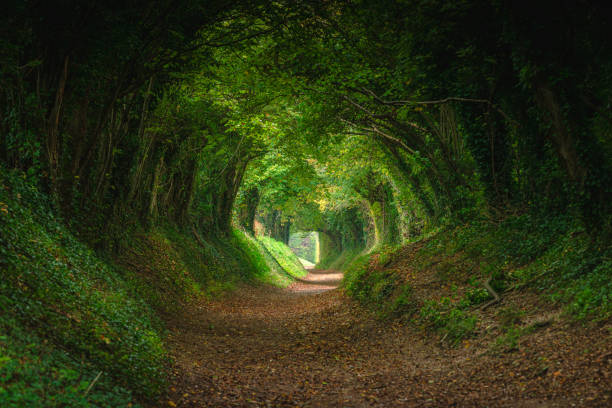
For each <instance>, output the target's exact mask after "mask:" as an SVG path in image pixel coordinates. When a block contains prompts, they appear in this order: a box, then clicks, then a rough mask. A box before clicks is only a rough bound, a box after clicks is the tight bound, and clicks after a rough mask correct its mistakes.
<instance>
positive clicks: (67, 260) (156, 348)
mask: <svg viewBox="0 0 612 408" xmlns="http://www.w3.org/2000/svg"><path fill="white" fill-rule="evenodd" d="M0 231H1V233H0V255H1V257H0V309H1V310H2V313H1V314H0V352H1V355H0V385H1V387H0V405H1V406H3V407H23V406H29V407H54V406H66V405H68V406H71V407H79V406H83V407H86V406H99V407H124V406H130V404H133V406H136V405H138V402H139V401H140V402H142V401H147V400H150V399H152V398H153V399H154V398H156V395H158V394H159V393H160V392H161V391H163V390H165V388H166V378H167V368H168V367H169V363H170V360H169V357H168V354H167V350H166V345H165V339H166V329H165V323H164V319H167V318H168V316H171V315H173V314H175V313H177V312H178V311H180V310H182V309H183V308H184V307H185V306H186V305H187V304H189V303H190V302H192V301H194V300H196V299H201V298H202V297H209V298H210V297H215V296H218V295H220V294H222V293H225V292H227V291H228V290H231V289H233V288H235V287H236V285H238V284H242V283H244V282H258V281H266V282H273V283H274V282H277V281H278V280H279V279H281V278H280V275H281V274H280V272H278V271H276V272H274V271H272V270H270V268H268V267H267V266H266V263H265V261H264V260H263V258H262V255H261V253H260V252H259V249H258V248H257V247H253V246H252V245H251V244H250V243H249V242H250V238H249V237H247V236H245V235H244V234H243V233H242V232H240V231H234V232H233V234H232V235H231V236H230V237H228V238H224V239H220V238H209V237H204V238H203V237H201V236H198V237H197V238H196V237H195V236H194V235H193V234H192V232H191V231H185V232H181V231H179V230H177V229H176V228H173V227H155V228H152V229H151V230H148V231H144V230H142V231H141V232H140V233H137V234H135V235H133V236H131V237H130V240H129V243H128V245H126V246H125V248H124V249H123V250H122V251H121V252H120V253H119V254H118V255H117V256H113V257H108V256H104V254H100V253H95V252H93V251H92V250H90V249H89V248H88V247H87V245H85V244H84V243H82V242H81V241H79V239H78V238H77V237H75V236H74V235H73V233H72V232H71V231H70V230H69V229H68V228H66V227H65V225H64V222H63V220H61V219H59V218H58V217H56V216H55V215H54V210H53V208H52V206H51V204H50V202H49V199H48V197H47V196H46V195H45V194H43V193H41V192H40V191H39V190H37V189H36V188H35V187H33V185H32V183H30V182H28V181H26V180H25V178H24V175H23V174H21V173H19V172H14V171H4V170H3V171H2V172H1V173H0ZM283 279H287V278H286V276H284V275H283Z"/></svg>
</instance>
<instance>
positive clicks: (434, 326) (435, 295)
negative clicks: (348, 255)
mask: <svg viewBox="0 0 612 408" xmlns="http://www.w3.org/2000/svg"><path fill="white" fill-rule="evenodd" d="M611 253H612V250H611V248H610V247H600V246H598V245H597V244H596V243H595V244H594V242H593V241H592V240H591V239H590V238H589V237H588V236H587V235H586V234H585V233H584V231H582V230H580V229H577V228H574V227H573V226H572V225H570V224H568V223H567V221H566V220H564V219H553V220H546V219H544V220H542V219H538V218H535V217H529V216H526V215H523V216H513V217H509V218H507V219H506V220H504V221H502V222H501V223H499V224H493V223H490V222H488V223H485V222H483V223H474V224H471V225H467V226H462V227H457V228H450V229H446V230H442V231H440V232H437V233H436V234H434V235H432V236H430V237H429V238H426V239H423V240H420V241H417V242H413V243H410V244H408V245H406V246H403V247H385V248H379V249H377V250H375V251H373V252H371V253H369V254H365V255H361V256H360V257H357V258H355V259H354V260H353V262H352V264H350V266H349V267H348V268H347V276H346V278H345V287H346V290H347V293H349V294H350V295H351V296H353V297H354V298H356V299H357V300H359V301H360V302H362V303H363V304H366V305H369V306H371V307H372V308H373V309H375V310H377V311H378V312H379V313H380V314H381V315H382V316H393V315H397V316H402V317H403V318H404V320H407V321H411V322H413V323H416V324H417V325H418V326H419V327H422V328H423V329H427V330H430V331H437V332H439V333H440V336H441V337H442V338H444V339H445V340H447V341H449V342H450V343H452V344H458V343H459V342H460V341H462V340H464V339H467V338H469V337H472V336H473V335H474V333H475V332H477V331H478V327H479V326H480V325H481V324H482V322H479V321H480V320H482V317H481V316H480V314H481V313H480V308H481V307H483V306H488V305H487V303H489V302H491V301H492V300H493V296H492V294H491V293H490V292H489V291H488V290H487V289H486V288H485V286H484V284H483V283H484V282H487V283H490V287H491V288H492V289H493V291H495V292H496V293H499V294H501V296H502V302H501V304H503V303H504V300H503V298H504V297H505V296H506V295H505V293H515V292H516V293H537V294H539V296H540V297H542V299H544V300H546V301H547V302H548V303H549V304H551V305H552V306H554V307H559V308H560V309H561V311H562V312H563V313H564V314H565V315H567V316H568V317H569V318H570V319H571V320H577V321H581V322H584V323H588V322H592V323H595V324H596V323H597V322H608V321H609V320H610V317H611V316H612V303H611V301H610V299H611V297H612V283H611V282H612V280H611V279H610V278H611V277H612V265H611V263H610V254H611ZM530 307H533V305H530V304H525V305H523V309H529V308H530ZM502 332H503V333H502V334H501V336H505V337H506V339H507V340H506V342H508V343H510V344H514V343H516V338H518V337H520V335H521V334H524V333H527V332H528V331H524V330H518V329H515V328H512V327H507V326H503V329H502ZM500 341H502V342H503V340H500Z"/></svg>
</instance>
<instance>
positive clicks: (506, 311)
mask: <svg viewBox="0 0 612 408" xmlns="http://www.w3.org/2000/svg"><path fill="white" fill-rule="evenodd" d="M524 315H525V312H523V311H522V310H519V309H517V308H515V307H513V306H508V307H505V308H503V309H500V310H499V311H498V312H497V318H498V319H499V324H500V326H501V328H502V330H509V329H511V328H512V327H513V326H515V325H517V324H519V323H520V322H521V318H522V317H523V316H524Z"/></svg>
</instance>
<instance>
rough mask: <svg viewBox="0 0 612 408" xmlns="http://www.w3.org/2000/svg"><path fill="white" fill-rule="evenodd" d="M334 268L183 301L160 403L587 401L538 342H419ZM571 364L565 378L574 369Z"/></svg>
mask: <svg viewBox="0 0 612 408" xmlns="http://www.w3.org/2000/svg"><path fill="white" fill-rule="evenodd" d="M341 278H342V274H341V273H338V272H335V271H317V270H312V271H310V273H309V275H308V276H307V277H306V278H305V279H303V280H302V281H299V282H295V283H294V284H292V285H291V286H290V287H288V288H285V289H280V288H274V287H270V286H258V287H252V286H244V287H241V288H239V289H238V290H236V291H235V292H233V293H232V294H230V295H228V296H227V297H225V298H223V299H218V300H214V301H206V302H201V303H197V304H193V305H191V306H190V307H189V308H187V309H186V310H185V311H184V313H183V314H182V315H181V316H179V318H178V319H176V320H173V321H171V322H169V326H170V331H171V336H170V346H171V349H172V350H173V352H172V354H173V357H174V359H175V366H174V369H173V375H172V381H173V386H172V387H171V388H170V392H169V394H168V395H166V396H165V397H164V398H163V399H162V400H161V402H160V403H159V406H160V407H168V406H178V407H206V406H211V407H249V406H273V407H279V406H280V407H285V406H286V407H296V406H300V407H362V406H381V407H391V406H393V407H396V406H419V407H423V406H425V407H437V406H462V407H463V406H512V407H517V406H518V407H532V406H533V407H541V406H544V407H553V406H563V407H565V406H572V404H571V403H570V401H569V400H568V399H567V398H568V396H570V395H571V397H569V398H570V399H572V400H575V402H578V403H579V405H580V406H583V405H588V402H589V401H590V399H587V400H585V398H588V389H587V390H581V391H582V393H581V394H580V393H579V396H576V394H575V392H576V391H575V390H573V391H572V390H570V389H568V388H566V384H563V383H562V381H565V379H564V377H561V376H560V375H559V374H558V373H555V375H552V374H553V373H552V371H554V370H550V372H548V369H544V368H541V367H542V364H543V363H542V362H541V360H540V357H538V355H537V353H532V354H533V355H531V356H529V355H528V356H525V355H524V354H523V355H522V356H517V355H504V356H501V357H497V358H494V357H491V356H485V355H484V353H483V350H482V349H479V348H478V347H467V346H466V347H463V346H461V347H458V348H449V347H442V346H441V345H440V344H439V343H438V342H436V341H435V338H431V339H429V342H426V337H424V336H423V334H422V332H418V331H416V329H414V328H413V327H412V326H410V325H405V324H400V323H399V322H383V321H381V320H380V319H376V318H374V316H372V315H371V314H370V313H369V312H367V311H366V310H364V309H363V308H361V307H360V306H358V305H357V304H356V303H354V302H353V301H351V300H350V299H348V298H347V297H346V296H345V295H343V294H342V292H341V291H340V290H334V289H335V288H336V287H337V285H338V284H339V282H340V280H341ZM574 335H575V334H574ZM568 339H569V340H568V341H572V340H576V339H575V338H573V337H571V336H570V337H569V338H568ZM561 340H562V339H561ZM558 341H559V339H557V341H556V342H555V345H554V346H553V348H554V349H560V350H563V347H565V346H567V344H563V343H562V344H559V343H558ZM576 352H577V351H576V350H573V352H572V353H571V354H572V355H573V354H575V353H576ZM546 353H552V351H551V350H549V349H548V348H547V349H546ZM538 364H539V365H538ZM546 364H549V365H552V362H546ZM604 365H605V363H604ZM538 367H540V369H539V371H538V369H537V368H538ZM576 368H577V369H578V374H577V376H578V377H579V378H578V379H574V380H573V381H575V382H576V381H579V380H581V379H582V380H584V377H583V374H581V373H580V365H579V366H578V367H576ZM555 369H556V368H555ZM525 370H527V372H528V373H529V375H528V376H526V375H525ZM563 374H564V375H565V372H564V373H563ZM585 385H586V383H585ZM599 386H600V387H601V384H599ZM571 388H575V386H574V387H571ZM580 402H581V403H580ZM593 402H594V404H591V405H593V406H600V405H598V404H597V402H596V401H593ZM599 402H600V403H601V400H600V401H599Z"/></svg>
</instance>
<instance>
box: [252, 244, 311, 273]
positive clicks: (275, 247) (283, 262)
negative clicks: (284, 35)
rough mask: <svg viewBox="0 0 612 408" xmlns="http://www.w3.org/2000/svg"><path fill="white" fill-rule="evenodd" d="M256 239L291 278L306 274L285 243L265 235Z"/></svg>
mask: <svg viewBox="0 0 612 408" xmlns="http://www.w3.org/2000/svg"><path fill="white" fill-rule="evenodd" d="M257 240H258V241H259V242H260V243H261V245H263V246H264V247H265V249H266V250H267V252H268V253H269V254H270V255H271V256H272V257H274V259H275V260H276V262H278V264H279V265H280V266H281V268H282V269H283V270H284V271H285V272H287V273H288V274H289V275H290V276H291V277H292V278H303V277H305V276H306V274H307V272H306V269H304V266H303V265H302V263H301V262H300V260H299V258H298V257H297V255H295V254H294V253H293V251H292V250H291V248H289V247H288V246H287V245H285V244H284V243H282V242H280V241H277V240H275V239H273V238H270V237H265V236H260V237H257Z"/></svg>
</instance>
